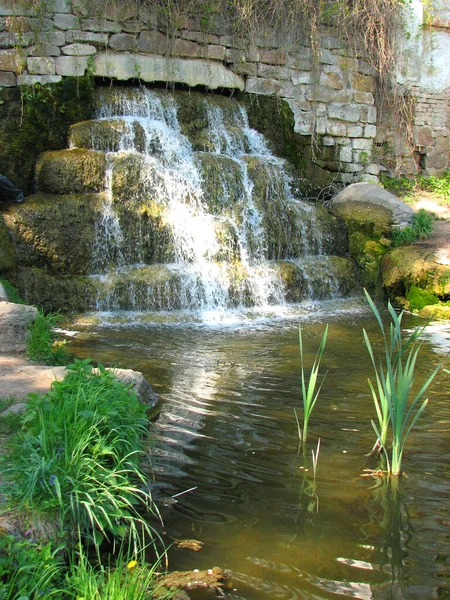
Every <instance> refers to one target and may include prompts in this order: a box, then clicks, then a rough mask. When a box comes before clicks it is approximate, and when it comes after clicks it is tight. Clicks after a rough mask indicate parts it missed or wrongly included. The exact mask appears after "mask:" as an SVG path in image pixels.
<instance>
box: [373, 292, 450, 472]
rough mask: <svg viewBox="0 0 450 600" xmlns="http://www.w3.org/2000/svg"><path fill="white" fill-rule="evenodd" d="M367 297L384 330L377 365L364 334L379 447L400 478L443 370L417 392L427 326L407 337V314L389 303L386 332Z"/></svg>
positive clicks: (374, 307) (390, 469) (377, 313)
mask: <svg viewBox="0 0 450 600" xmlns="http://www.w3.org/2000/svg"><path fill="white" fill-rule="evenodd" d="M365 294H366V298H367V301H368V303H369V306H370V308H371V310H372V312H373V314H374V316H375V318H376V320H377V323H378V325H379V327H380V330H381V334H382V337H383V347H384V359H380V361H379V363H377V361H376V360H375V355H374V351H373V347H372V344H371V342H370V339H369V336H368V334H367V332H366V331H365V330H364V331H363V333H364V340H365V343H366V347H367V350H368V352H369V355H370V359H371V361H372V366H373V369H374V373H375V381H376V385H374V384H373V383H372V382H371V381H370V379H369V380H368V382H369V387H370V391H371V393H372V398H373V401H374V405H375V410H376V413H377V418H378V424H375V422H374V421H372V426H373V428H374V431H375V433H376V435H377V442H376V444H375V448H376V449H377V451H379V452H381V450H382V451H383V452H384V455H385V456H386V460H387V467H388V471H389V473H391V474H393V475H399V474H400V473H401V466H402V458H403V452H404V449H405V444H406V440H407V437H408V435H409V433H410V432H411V429H412V428H413V427H414V425H415V424H416V423H417V421H418V419H419V417H420V416H421V414H422V413H423V411H424V410H425V407H426V406H427V403H428V399H425V400H422V398H423V397H424V396H425V394H426V392H427V390H428V388H429V386H430V384H431V382H432V381H433V379H434V377H435V376H436V374H437V372H438V371H439V369H440V365H438V366H437V367H436V368H435V369H434V370H433V371H432V372H431V374H430V375H429V376H428V378H427V380H426V381H425V383H424V384H423V385H422V386H421V387H420V389H419V390H418V391H417V392H416V393H414V392H413V387H414V382H415V369H416V364H417V358H418V355H419V351H420V348H421V343H419V342H418V338H419V336H420V334H421V333H422V332H423V330H424V327H421V326H419V327H416V328H415V329H414V330H413V332H412V333H411V334H410V335H408V336H407V337H406V338H404V337H403V332H402V316H403V312H402V313H400V315H397V313H396V312H395V310H394V309H393V307H392V306H391V304H390V303H388V312H389V316H390V319H391V321H390V324H389V332H386V330H385V327H384V324H383V321H382V318H381V315H380V313H379V311H378V309H377V307H376V306H375V304H374V302H373V301H372V299H371V297H370V296H369V294H368V293H367V291H365ZM389 428H390V429H391V435H392V447H391V454H390V459H389V453H388V451H387V437H388V431H389Z"/></svg>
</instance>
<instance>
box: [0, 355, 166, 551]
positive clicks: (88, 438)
mask: <svg viewBox="0 0 450 600" xmlns="http://www.w3.org/2000/svg"><path fill="white" fill-rule="evenodd" d="M68 369H69V370H70V371H69V374H68V375H67V376H66V377H65V378H64V380H62V381H56V382H54V383H53V384H52V389H51V390H50V392H48V393H47V394H46V395H45V396H38V395H37V394H34V395H30V400H29V402H28V405H27V410H26V412H25V413H24V415H23V418H22V431H21V432H19V434H18V436H17V438H16V439H15V441H14V447H15V448H16V452H14V453H13V454H11V455H9V456H7V457H6V459H7V463H8V465H9V468H8V469H6V470H5V473H6V476H7V478H8V479H9V482H10V485H11V494H12V498H13V499H15V501H16V502H17V503H18V504H19V505H20V507H21V509H22V510H23V511H25V512H31V513H45V514H47V515H49V516H51V517H52V518H54V519H55V520H57V521H58V523H59V533H60V535H61V536H62V537H64V536H67V535H68V534H70V533H72V534H75V533H76V532H79V534H80V536H81V538H82V539H83V540H85V541H86V542H87V543H89V544H94V546H96V547H97V548H99V546H100V545H101V543H102V542H103V540H104V539H105V538H107V539H108V540H109V541H111V542H112V541H114V539H123V538H125V537H127V538H129V539H131V540H132V542H133V544H134V547H135V548H136V549H138V548H139V546H140V545H141V542H142V536H143V535H144V534H145V535H146V536H148V537H149V538H150V539H153V540H154V541H155V543H156V538H157V536H155V535H154V534H153V532H152V529H151V528H150V526H149V525H148V524H147V523H146V522H145V521H144V520H143V519H142V518H141V516H140V511H142V512H146V513H147V514H154V515H156V514H157V509H156V508H155V506H154V504H153V502H152V500H151V496H150V494H149V492H148V491H145V489H146V487H147V480H148V477H147V476H146V475H145V474H144V473H143V472H142V471H141V470H140V468H139V460H138V459H139V455H140V454H141V453H142V452H143V450H144V441H143V438H144V436H146V437H148V427H149V421H148V419H147V416H146V408H145V407H144V406H143V405H142V404H141V403H140V402H139V400H138V398H137V397H136V395H135V393H134V392H132V391H131V390H130V389H129V388H128V387H127V386H125V385H123V384H122V383H121V382H120V381H118V380H117V379H116V378H115V377H114V375H113V374H112V373H111V372H109V371H106V370H105V369H104V368H103V367H99V372H98V373H95V372H94V371H93V370H92V365H91V364H90V362H89V361H88V360H83V361H75V363H74V364H73V365H69V367H68Z"/></svg>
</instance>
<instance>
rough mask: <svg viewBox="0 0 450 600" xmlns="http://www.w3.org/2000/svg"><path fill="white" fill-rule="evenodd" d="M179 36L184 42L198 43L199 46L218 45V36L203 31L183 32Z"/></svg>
mask: <svg viewBox="0 0 450 600" xmlns="http://www.w3.org/2000/svg"><path fill="white" fill-rule="evenodd" d="M181 36H182V37H183V38H184V39H185V40H190V41H191V42H198V43H199V44H204V45H205V44H215V45H220V36H218V35H214V34H212V33H206V32H204V31H183V32H182V34H181Z"/></svg>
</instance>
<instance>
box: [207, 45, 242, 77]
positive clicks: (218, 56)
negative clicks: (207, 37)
mask: <svg viewBox="0 0 450 600" xmlns="http://www.w3.org/2000/svg"><path fill="white" fill-rule="evenodd" d="M226 53H227V49H226V48H225V46H207V47H206V58H209V59H210V60H225V56H226ZM236 72H237V71H236Z"/></svg>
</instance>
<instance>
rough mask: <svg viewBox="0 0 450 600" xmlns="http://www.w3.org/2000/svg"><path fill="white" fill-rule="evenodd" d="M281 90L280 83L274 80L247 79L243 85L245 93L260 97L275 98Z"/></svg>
mask: <svg viewBox="0 0 450 600" xmlns="http://www.w3.org/2000/svg"><path fill="white" fill-rule="evenodd" d="M280 90H281V83H280V82H279V81H276V80H275V79H263V78H262V77H249V78H248V79H247V81H246V84H245V91H246V92H248V93H249V94H261V96H277V95H278V94H279V92H280Z"/></svg>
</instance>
